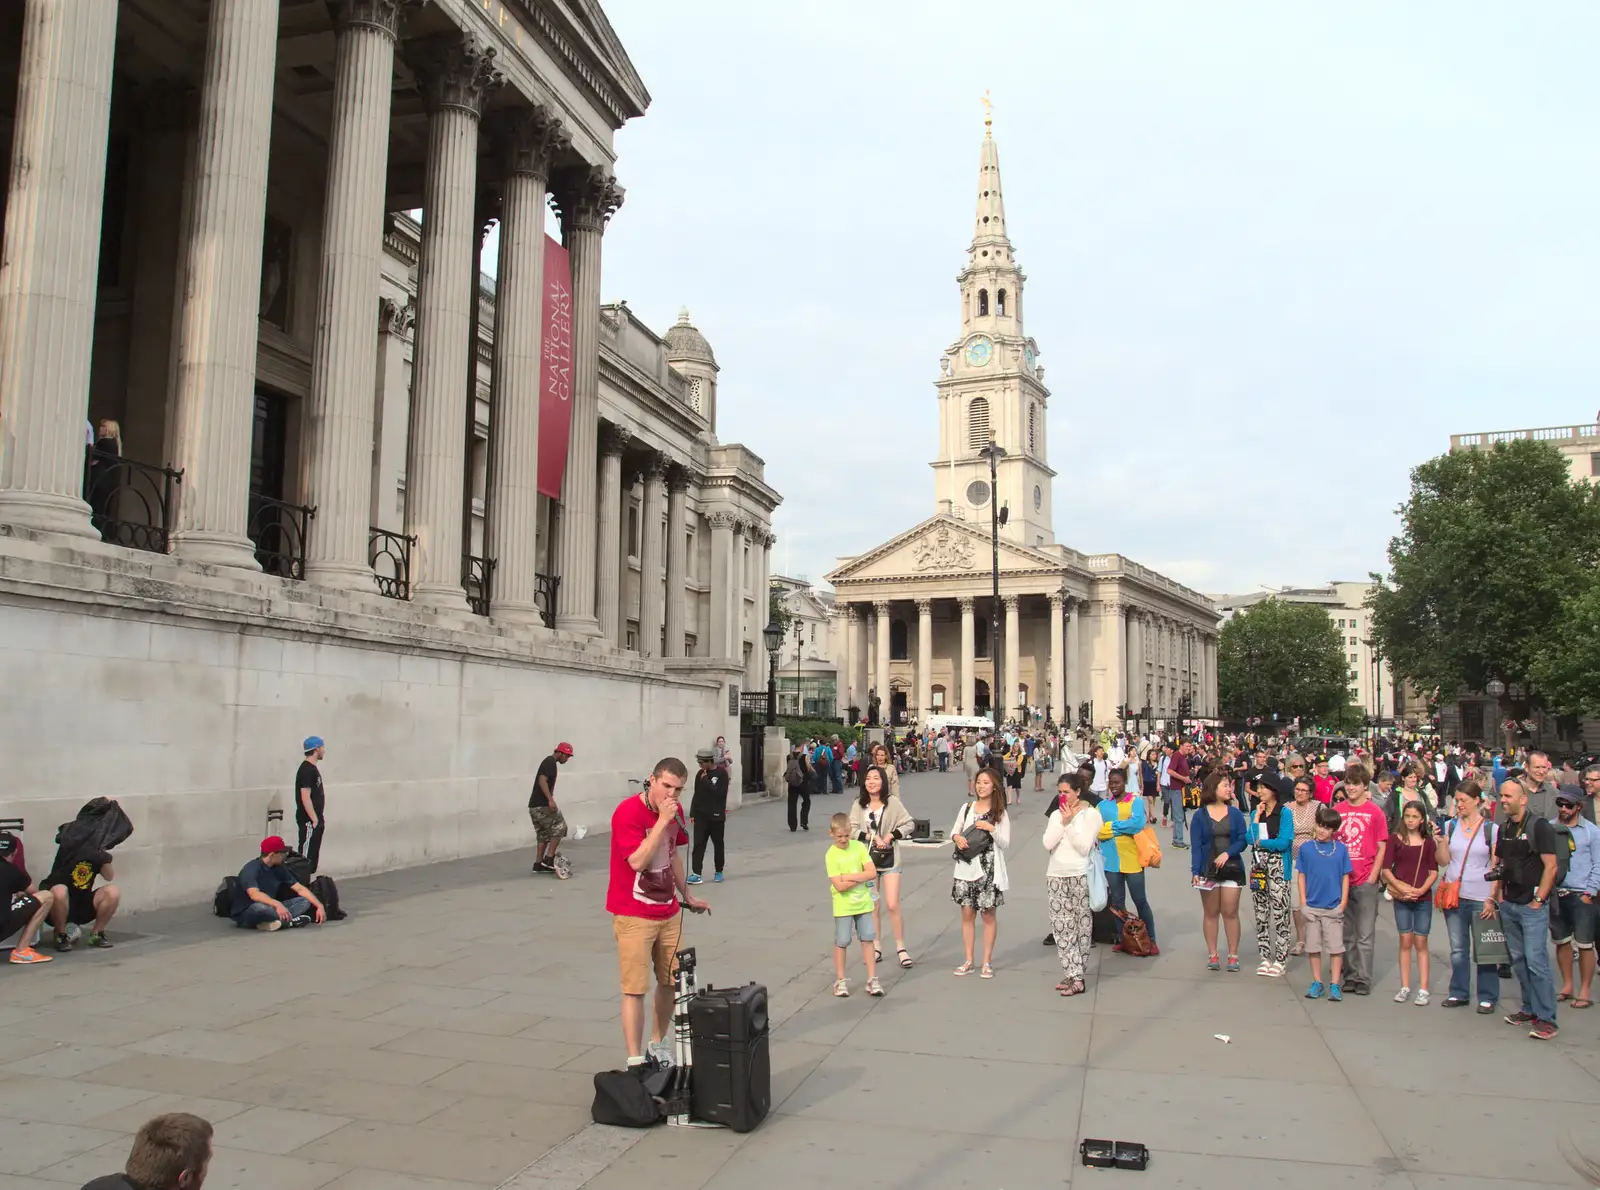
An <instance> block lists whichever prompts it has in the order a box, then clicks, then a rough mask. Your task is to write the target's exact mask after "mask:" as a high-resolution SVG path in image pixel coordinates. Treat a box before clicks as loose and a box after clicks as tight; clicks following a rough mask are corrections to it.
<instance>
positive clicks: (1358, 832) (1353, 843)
mask: <svg viewBox="0 0 1600 1190" xmlns="http://www.w3.org/2000/svg"><path fill="white" fill-rule="evenodd" d="M1334 809H1335V810H1337V811H1338V812H1339V818H1340V819H1341V822H1340V824H1339V842H1341V843H1343V844H1344V845H1345V846H1346V847H1348V848H1349V849H1350V887H1351V888H1354V887H1356V885H1358V884H1365V883H1366V882H1367V878H1368V877H1369V876H1371V875H1372V866H1373V864H1375V863H1376V862H1377V860H1378V848H1379V847H1380V846H1382V845H1383V844H1385V843H1387V842H1388V841H1389V820H1388V819H1387V818H1385V817H1384V815H1383V811H1382V810H1380V809H1379V808H1378V807H1377V805H1376V804H1375V803H1374V802H1373V800H1372V799H1371V798H1368V799H1367V800H1366V801H1364V802H1362V803H1361V804H1360V805H1359V806H1352V805H1351V804H1350V803H1349V802H1340V803H1339V804H1338V805H1337V806H1335V807H1334ZM634 846H635V847H637V846H638V844H637V843H635V844H634Z"/></svg>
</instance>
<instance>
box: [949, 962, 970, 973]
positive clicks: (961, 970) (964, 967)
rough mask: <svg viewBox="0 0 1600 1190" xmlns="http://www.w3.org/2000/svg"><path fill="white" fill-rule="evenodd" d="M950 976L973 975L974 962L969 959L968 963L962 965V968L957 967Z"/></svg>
mask: <svg viewBox="0 0 1600 1190" xmlns="http://www.w3.org/2000/svg"><path fill="white" fill-rule="evenodd" d="M950 974H952V975H971V974H972V960H971V959H968V960H967V961H966V962H964V963H962V964H961V966H959V967H957V968H956V969H955V970H954V971H952V972H951V973H950Z"/></svg>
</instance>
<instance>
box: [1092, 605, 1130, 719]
mask: <svg viewBox="0 0 1600 1190" xmlns="http://www.w3.org/2000/svg"><path fill="white" fill-rule="evenodd" d="M1104 607H1105V620H1104V621H1103V623H1102V627H1101V633H1100V639H1101V640H1102V641H1105V640H1107V636H1108V634H1109V638H1110V645H1111V650H1112V655H1111V656H1110V657H1107V658H1106V659H1105V660H1106V663H1107V668H1109V669H1110V671H1111V675H1112V679H1111V683H1110V696H1111V705H1110V706H1108V707H1096V708H1095V714H1096V716H1097V717H1101V722H1102V723H1115V722H1116V721H1117V707H1118V705H1120V704H1123V703H1126V702H1127V701H1128V621H1127V619H1126V616H1127V608H1126V605H1124V604H1121V603H1118V602H1117V601H1116V600H1114V599H1111V600H1107V601H1106V603H1105V604H1104Z"/></svg>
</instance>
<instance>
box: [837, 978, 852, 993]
mask: <svg viewBox="0 0 1600 1190" xmlns="http://www.w3.org/2000/svg"><path fill="white" fill-rule="evenodd" d="M833 994H834V995H835V996H848V995H849V994H850V981H849V980H848V979H836V980H834V981H833Z"/></svg>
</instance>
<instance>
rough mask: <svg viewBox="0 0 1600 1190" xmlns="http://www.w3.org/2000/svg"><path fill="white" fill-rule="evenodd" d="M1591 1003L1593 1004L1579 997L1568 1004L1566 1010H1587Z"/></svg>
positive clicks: (1591, 1001)
mask: <svg viewBox="0 0 1600 1190" xmlns="http://www.w3.org/2000/svg"><path fill="white" fill-rule="evenodd" d="M1593 1003H1594V1001H1593V1000H1585V999H1583V998H1582V997H1580V998H1578V999H1576V1000H1574V1001H1572V1002H1571V1003H1570V1004H1568V1005H1567V1007H1568V1008H1588V1007H1590V1006H1591V1005H1592V1004H1593Z"/></svg>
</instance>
